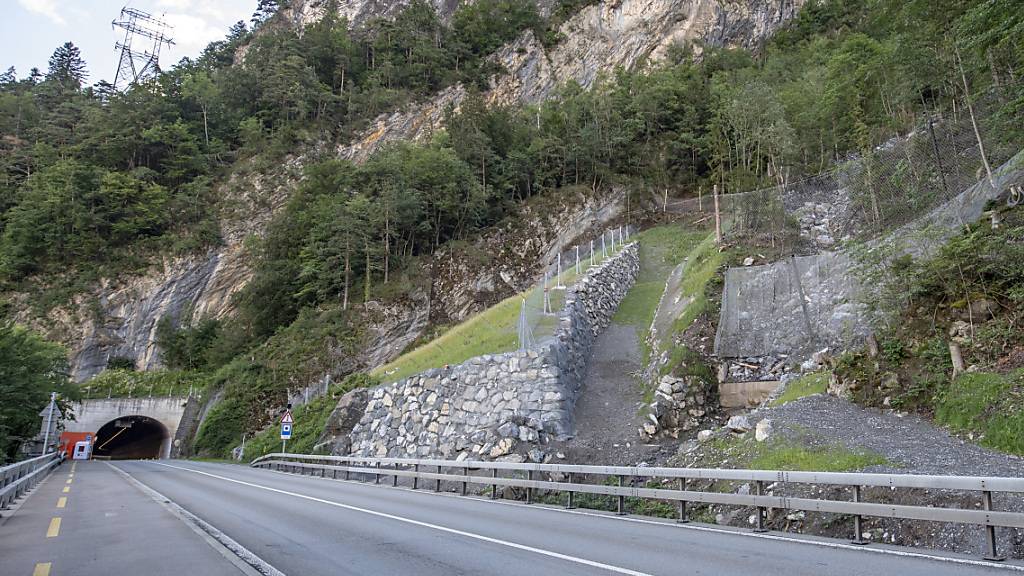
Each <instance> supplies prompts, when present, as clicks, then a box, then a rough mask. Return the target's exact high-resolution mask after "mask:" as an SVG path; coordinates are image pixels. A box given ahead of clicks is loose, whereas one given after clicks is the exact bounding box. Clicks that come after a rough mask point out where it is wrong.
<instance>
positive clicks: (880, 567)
mask: <svg viewBox="0 0 1024 576" xmlns="http://www.w3.org/2000/svg"><path fill="white" fill-rule="evenodd" d="M114 466H117V467H118V468H119V469H121V470H123V471H125V472H127V473H128V474H130V475H131V477H132V478H134V479H136V480H137V481H138V482H141V483H142V484H144V485H145V486H148V487H149V488H151V489H152V490H155V491H157V492H159V493H160V494H162V495H164V496H166V497H167V498H168V499H170V500H171V501H173V502H174V503H175V504H177V505H180V506H181V507H182V508H184V509H185V510H188V511H190V512H192V513H193V514H195V515H196V516H198V517H199V518H201V519H202V520H203V521H205V522H206V523H208V524H209V525H211V526H213V527H215V528H216V529H217V530H219V531H221V532H223V533H224V534H226V535H227V536H229V537H230V538H231V539H233V540H234V541H236V542H237V543H238V544H240V545H241V546H243V547H244V548H246V549H247V550H248V551H249V552H251V553H253V554H255V555H256V556H258V557H259V558H260V559H262V560H263V561H265V562H266V563H267V564H268V565H269V566H270V567H272V569H276V570H277V571H279V572H280V573H283V574H287V575H290V576H296V575H304V576H305V575H316V574H360V575H364V574H371V575H377V574H379V575H390V574H409V575H435V574H436V575H445V576H450V575H459V574H467V575H468V574H473V575H476V574H496V575H504V574H507V575H515V576H523V575H524V574H530V575H548V574H551V575H555V574H557V575H559V576H563V575H583V574H587V575H590V574H632V575H646V574H652V575H655V574H656V575H663V574H664V575H670V574H671V575H678V574H687V575H690V574H693V575H698V574H715V575H732V574H736V575H742V576H750V575H751V574H758V575H769V574H780V575H781V574H784V575H786V576H800V575H815V576H818V575H822V574H835V575H846V574H850V575H854V574H862V575H870V576H877V575H879V574H900V575H903V576H914V575H927V576H939V575H944V574H956V575H964V576H971V575H975V574H989V575H992V574H1001V573H1016V572H1010V570H1014V569H1016V570H1020V569H1021V565H1020V564H1015V565H1010V566H1004V567H1003V568H997V567H989V566H981V565H977V564H972V563H964V562H961V561H958V560H970V559H965V558H962V557H948V558H946V559H943V560H936V559H928V558H922V557H915V556H913V555H910V556H908V555H906V554H907V553H908V552H912V551H910V550H909V549H905V548H904V549H896V548H879V547H876V546H875V545H872V546H871V547H869V548H868V549H864V548H858V547H853V546H846V545H844V544H843V543H841V542H836V541H831V540H828V541H825V540H822V541H798V540H792V539H790V538H788V537H781V536H780V535H778V534H774V535H771V534H770V535H766V536H762V535H759V536H754V535H751V534H750V533H749V532H745V531H733V530H729V529H719V528H717V527H709V526H690V527H683V526H679V525H676V524H675V523H670V522H662V521H657V520H653V521H650V520H642V519H637V518H632V517H631V518H619V517H615V516H609V515H605V514H601V513H578V512H568V511H563V510H560V509H555V508H548V507H543V506H538V505H533V506H527V505H525V504H518V503H508V502H491V501H488V500H486V499H483V498H475V497H460V496H455V495H453V494H436V493H433V492H431V491H428V490H422V489H421V490H420V491H416V492H413V491H411V490H409V489H406V488H390V487H386V486H374V485H372V484H360V483H355V482H342V481H334V480H329V479H320V478H310V477H300V476H294V475H288V474H283V473H278V472H273V471H269V470H255V469H250V468H246V467H242V466H232V465H224V464H212V463H202V462H180V461H165V462H152V461H140V462H117V463H115V464H114ZM78 470H79V473H78V478H79V479H87V478H89V477H90V475H92V474H95V479H96V480H97V481H103V482H107V483H110V485H111V486H110V487H109V488H107V489H105V490H102V491H96V492H92V491H89V492H88V493H87V494H83V495H82V500H83V503H82V505H81V511H80V513H79V514H77V515H76V516H75V520H74V521H73V522H72V521H70V520H69V522H68V523H67V525H68V526H71V524H72V523H74V525H75V528H74V531H73V532H72V534H73V533H75V531H82V532H83V533H85V534H89V535H90V536H89V537H90V538H91V539H92V545H93V546H94V549H92V550H90V549H88V548H83V546H84V545H85V542H84V540H85V539H83V541H82V542H76V543H74V544H72V543H70V542H69V543H68V545H67V546H65V542H63V541H59V539H60V538H62V537H64V536H65V535H66V534H62V535H61V536H60V537H58V538H57V539H50V540H53V541H52V542H45V540H47V539H45V538H41V537H42V536H43V533H45V530H46V526H44V525H43V524H45V521H44V520H47V521H48V518H43V517H39V518H35V517H36V516H39V514H38V513H32V514H26V518H25V519H19V518H18V516H19V515H21V514H22V513H23V512H26V511H28V510H30V509H32V508H33V505H34V504H39V503H42V505H44V506H45V505H48V506H50V507H52V503H51V502H50V500H53V499H54V496H55V495H56V494H49V493H46V494H44V492H45V490H44V489H50V488H52V487H54V486H59V485H60V484H59V483H60V482H62V481H63V480H60V479H59V478H60V476H61V474H63V471H60V472H58V474H57V475H56V477H57V478H58V480H57V481H56V482H55V481H54V480H53V478H51V479H50V480H49V481H48V482H47V484H45V485H43V489H41V490H40V491H39V492H38V493H37V494H34V495H33V496H32V497H31V498H30V500H29V501H28V502H27V503H26V505H25V507H24V508H23V509H22V510H21V511H19V513H18V514H16V515H15V516H14V517H13V518H11V519H10V521H9V522H8V523H7V524H6V525H4V526H2V527H0V574H3V575H7V574H25V575H28V574H32V573H33V572H32V567H33V562H38V561H39V559H40V558H44V557H46V555H45V553H47V552H48V553H49V554H50V556H49V558H53V559H54V560H53V562H54V563H53V572H52V574H54V575H61V574H75V575H85V576H89V575H93V574H96V575H101V574H102V575H104V576H105V575H107V574H115V573H121V574H158V573H172V572H173V573H178V574H179V575H180V574H187V575H188V576H193V575H195V574H207V573H216V574H230V573H237V568H235V567H234V566H233V565H231V564H228V563H227V561H226V560H225V558H224V556H223V555H222V554H220V553H219V552H217V551H216V550H215V548H214V547H211V545H210V544H209V543H208V542H207V541H206V540H204V539H203V538H201V537H199V536H198V535H196V534H195V532H193V531H191V530H190V529H189V528H187V527H186V525H185V523H184V522H183V521H181V520H179V519H178V518H176V517H175V516H174V515H172V514H171V512H168V511H167V510H166V509H165V508H164V507H163V506H162V505H161V504H160V503H158V502H156V501H154V500H153V499H152V498H150V497H149V496H147V495H146V494H143V492H142V490H141V489H140V488H139V487H137V486H135V485H133V484H132V483H130V482H129V481H128V480H127V479H125V478H124V477H123V476H122V475H120V474H118V473H116V472H114V471H113V469H112V468H111V467H110V465H108V464H105V463H100V462H90V463H87V465H84V466H83V465H82V464H80V465H79V467H78ZM86 483H87V481H83V482H82V485H83V487H85V485H86ZM431 486H432V484H431ZM33 500H36V502H33ZM68 506H69V509H68V511H67V512H65V514H69V513H70V511H71V504H69V505H68ZM121 506H123V507H121ZM115 507H118V508H117V509H118V510H120V513H119V514H120V518H117V519H115V520H113V521H112V520H110V519H109V518H106V517H105V514H104V511H105V510H107V509H114V508H115ZM51 512H52V510H49V509H48V510H47V511H46V513H45V514H43V515H42V516H44V517H45V516H47V515H49V514H50V513H51ZM29 517H31V518H29ZM69 518H70V516H69ZM30 520H32V521H30ZM121 522H123V524H122V525H120V526H118V529H117V530H114V528H115V525H117V524H118V523H121ZM175 522H177V523H178V526H174V525H173V524H174V523H175ZM105 525H106V526H105ZM23 532H24V533H23ZM112 532H115V533H119V534H120V538H121V540H119V541H117V542H116V552H115V549H114V548H108V543H107V541H106V540H107V539H108V538H114V536H112V535H111V533H112ZM125 533H127V535H126V534H125ZM33 539H34V540H33ZM38 540H43V541H44V543H42V544H39V543H37V541H38ZM878 550H885V551H886V552H885V553H881V552H878ZM79 556H84V557H86V558H89V559H90V562H85V563H77V564H76V563H75V562H74V560H75V558H77V557H79ZM185 563H188V564H189V565H192V566H196V568H188V567H186V566H185V565H184V564H185ZM172 567H173V569H172Z"/></svg>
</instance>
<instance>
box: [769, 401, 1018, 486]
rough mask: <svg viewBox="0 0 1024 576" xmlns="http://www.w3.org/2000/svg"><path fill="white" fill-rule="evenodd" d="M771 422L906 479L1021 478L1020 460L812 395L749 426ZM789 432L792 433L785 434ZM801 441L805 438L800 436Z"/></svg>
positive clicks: (911, 420)
mask: <svg viewBox="0 0 1024 576" xmlns="http://www.w3.org/2000/svg"><path fill="white" fill-rule="evenodd" d="M761 418H771V419H772V423H773V426H774V427H776V429H779V428H781V427H780V426H778V425H779V424H785V428H789V429H790V430H792V429H794V428H795V429H796V430H800V431H802V432H810V433H811V435H812V437H814V438H815V440H812V441H811V442H812V443H813V442H816V441H817V440H820V441H821V442H822V444H823V445H827V444H833V443H836V442H839V443H842V444H843V445H845V446H847V447H849V448H864V449H867V450H870V451H872V452H876V453H878V454H881V455H882V456H885V457H886V458H887V459H888V460H889V461H891V462H893V463H894V464H897V465H899V466H900V468H895V469H891V471H894V472H902V473H907V474H952V475H973V476H1021V475H1024V458H1020V457H1017V456H1010V455H1007V454H1002V453H1000V452H995V451H993V450H988V449H986V448H982V447H980V446H978V445H976V444H972V443H970V442H967V441H965V440H962V439H960V438H957V437H956V436H953V435H951V434H950V433H949V432H947V431H945V430H943V429H941V428H938V427H936V426H935V425H934V424H931V423H930V422H928V421H926V420H924V419H922V418H921V417H919V416H915V415H903V416H900V415H898V414H897V413H896V412H893V411H881V410H877V409H870V408H862V407H860V406H857V405H856V404H853V403H850V402H848V401H846V400H842V399H840V398H836V397H834V396H826V395H820V394H819V395H815V396H808V397H806V398H801V399H799V400H796V401H793V402H789V403H787V404H784V405H782V406H778V407H774V408H766V409H761V410H759V411H757V412H756V413H753V414H751V416H750V422H751V424H752V425H753V424H756V423H757V422H758V421H759V420H760V419H761ZM790 433H792V432H790ZM803 438H804V440H805V441H807V438H806V436H803ZM879 471H880V470H879Z"/></svg>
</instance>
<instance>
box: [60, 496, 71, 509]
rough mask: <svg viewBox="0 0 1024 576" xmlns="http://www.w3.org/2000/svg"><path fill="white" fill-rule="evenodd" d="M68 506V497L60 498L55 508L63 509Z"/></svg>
mask: <svg viewBox="0 0 1024 576" xmlns="http://www.w3.org/2000/svg"><path fill="white" fill-rule="evenodd" d="M67 505H68V497H67V496H61V497H60V500H57V508H63V507H65V506H67Z"/></svg>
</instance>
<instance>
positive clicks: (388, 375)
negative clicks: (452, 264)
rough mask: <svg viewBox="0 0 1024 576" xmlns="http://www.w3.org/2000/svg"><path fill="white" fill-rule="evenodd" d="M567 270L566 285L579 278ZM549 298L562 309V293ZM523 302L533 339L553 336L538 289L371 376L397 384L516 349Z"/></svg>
mask: <svg viewBox="0 0 1024 576" xmlns="http://www.w3.org/2000/svg"><path fill="white" fill-rule="evenodd" d="M581 264H582V266H583V267H587V266H589V265H590V260H589V259H587V260H584V261H583V262H582V263H581ZM568 268H569V269H568V270H566V271H565V272H563V273H562V275H561V282H562V283H563V284H568V283H571V282H572V281H574V280H575V279H576V277H577V274H576V271H575V269H574V268H573V267H571V266H568ZM549 283H550V282H549ZM550 296H551V307H552V309H554V310H559V309H561V308H562V306H564V304H565V292H564V291H563V290H551V291H550ZM524 299H525V300H526V301H527V307H528V308H529V316H530V319H531V321H532V323H533V332H534V337H535V338H538V339H539V338H543V337H544V336H548V335H550V334H551V333H552V332H553V330H554V326H555V318H554V317H553V316H543V315H541V314H540V313H539V312H538V311H539V310H540V309H542V306H543V290H542V288H541V287H540V286H536V287H534V288H531V289H530V290H527V291H525V292H521V293H519V294H516V295H515V296H512V297H510V298H506V299H505V300H502V301H501V302H499V303H498V304H496V305H494V306H492V307H490V308H488V309H487V310H484V311H483V312H480V313H479V314H477V315H475V316H473V317H471V318H469V319H468V320H466V321H464V322H462V323H461V324H457V325H455V326H453V327H452V328H450V329H449V330H447V331H445V332H444V333H442V334H441V335H440V336H438V337H437V338H434V339H433V340H431V341H430V342H427V343H426V344H423V345H422V346H419V347H417V348H415V349H414V350H411V351H409V352H406V353H405V354H402V355H401V356H400V357H398V358H397V359H395V360H394V361H392V362H390V363H388V364H385V365H384V366H380V367H378V368H376V369H375V370H373V371H372V372H371V374H372V375H373V376H375V377H378V378H381V379H383V380H386V381H388V382H394V381H397V380H401V379H402V378H406V377H408V376H412V375H413V374H418V373H420V372H423V371H424V370H428V369H431V368H441V367H443V366H445V365H446V364H448V365H455V364H460V363H462V362H465V361H466V360H469V359H470V358H473V357H475V356H480V355H482V354H500V353H502V352H509V351H511V350H515V349H516V348H517V347H518V346H519V339H518V338H519V330H518V324H519V314H520V308H521V306H522V302H523V300H524Z"/></svg>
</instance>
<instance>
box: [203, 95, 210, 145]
mask: <svg viewBox="0 0 1024 576" xmlns="http://www.w3.org/2000/svg"><path fill="white" fill-rule="evenodd" d="M203 134H204V135H205V136H206V145H207V146H209V145H210V126H209V124H208V123H207V121H206V104H203Z"/></svg>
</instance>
